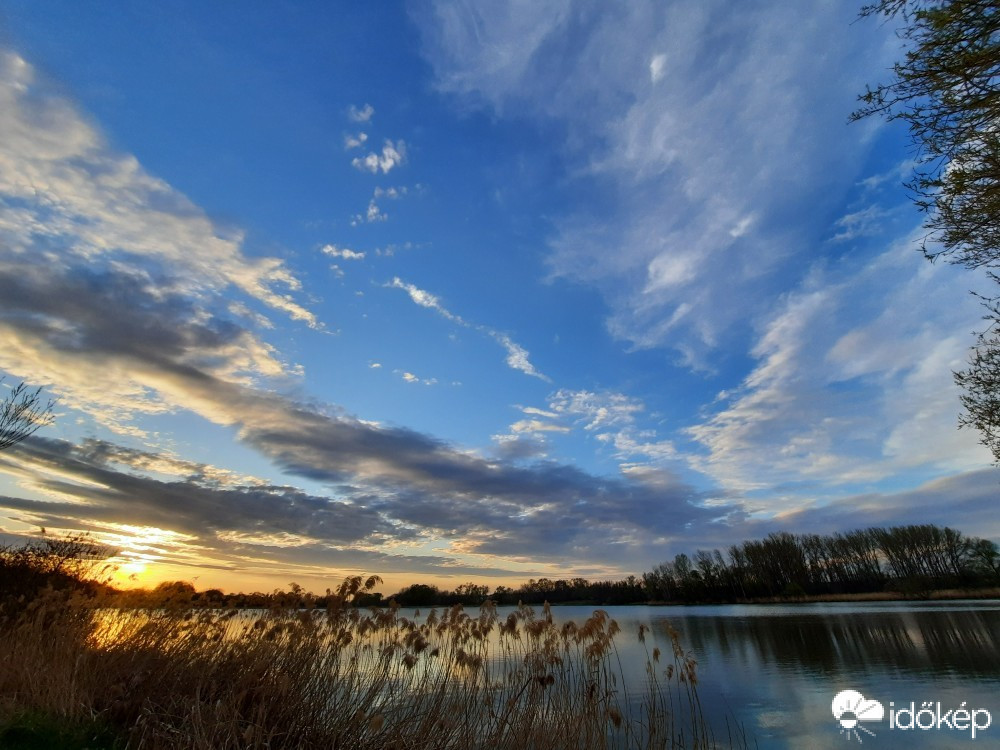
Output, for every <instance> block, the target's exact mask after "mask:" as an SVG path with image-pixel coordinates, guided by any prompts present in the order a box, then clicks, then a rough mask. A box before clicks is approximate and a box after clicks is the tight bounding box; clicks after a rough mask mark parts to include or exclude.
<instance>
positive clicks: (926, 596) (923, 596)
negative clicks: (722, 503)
mask: <svg viewBox="0 0 1000 750" xmlns="http://www.w3.org/2000/svg"><path fill="white" fill-rule="evenodd" d="M963 599H973V600H977V599H982V600H1000V587H990V588H979V589H934V590H931V591H927V592H923V593H920V594H904V593H902V592H899V591H869V592H865V593H860V594H804V595H802V596H759V597H753V598H749V599H734V600H732V601H721V602H720V601H693V602H663V601H651V602H635V603H634V604H635V605H642V604H645V605H648V606H650V607H687V606H692V605H697V606H712V605H730V604H818V603H821V602H921V601H958V600H963Z"/></svg>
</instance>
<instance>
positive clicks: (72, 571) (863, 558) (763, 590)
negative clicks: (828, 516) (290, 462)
mask: <svg viewBox="0 0 1000 750" xmlns="http://www.w3.org/2000/svg"><path fill="white" fill-rule="evenodd" d="M113 553H114V550H111V549H110V548H107V547H105V546H103V545H99V544H96V543H95V542H93V541H92V540H91V539H89V538H88V537H85V536H77V537H69V538H67V539H63V540H55V539H44V540H38V541H36V542H32V543H29V544H27V545H24V546H21V547H12V546H0V615H2V614H3V610H4V608H5V606H6V605H11V606H14V607H15V608H18V607H21V606H23V604H24V602H25V601H26V600H30V599H31V598H33V597H34V596H35V595H37V594H38V593H39V592H41V591H44V590H53V589H65V590H75V591H78V592H79V593H83V594H86V595H90V596H96V595H101V596H104V597H107V599H108V601H109V604H110V605H112V606H121V607H171V606H178V607H185V608H187V607H204V608H239V609H270V608H276V607H277V608H282V609H303V608H304V609H325V608H330V607H341V606H345V605H347V606H354V607H377V606H400V607H407V608H411V607H412V608H424V607H442V606H445V607H450V606H453V605H456V604H459V605H462V606H465V607H478V606H480V605H482V604H483V603H484V602H485V601H487V600H491V601H493V602H495V603H496V604H498V605H501V606H504V605H516V604H519V603H524V604H532V605H541V604H543V603H545V602H548V603H550V604H586V605H595V606H596V605H616V604H643V603H694V602H739V601H751V600H754V599H768V598H785V599H788V598H797V597H802V596H807V595H810V596H814V595H837V594H864V593H872V592H882V591H888V592H898V593H900V594H903V595H905V596H924V595H927V594H929V593H930V592H931V591H933V590H935V589H953V588H958V589H974V588H982V587H992V586H998V585H1000V548H998V547H997V545H996V543H994V542H992V541H990V540H988V539H980V538H977V537H973V536H966V535H965V534H963V533H962V532H960V531H956V530H955V529H951V528H948V527H939V526H934V525H931V524H922V525H910V526H894V527H890V528H882V527H872V528H867V529H859V530H855V531H849V532H846V533H835V534H829V535H822V534H790V533H788V532H776V533H773V534H770V535H769V536H767V537H765V538H764V539H754V540H748V541H744V542H741V543H739V544H734V545H731V546H730V547H729V548H728V549H726V551H725V552H722V551H720V550H718V549H713V550H711V551H708V550H697V551H696V552H695V553H694V554H693V555H687V554H684V553H682V554H678V555H676V556H675V557H674V558H673V560H670V561H667V562H663V563H661V564H659V565H657V566H655V567H654V568H653V569H652V570H650V571H648V572H646V573H643V574H642V575H641V576H639V577H637V576H634V575H633V576H628V577H627V578H624V579H622V580H603V581H588V580H586V579H584V578H571V579H555V580H553V579H549V578H539V579H531V580H529V581H528V582H527V583H523V584H521V585H520V586H518V587H516V588H514V587H508V586H497V587H496V588H495V589H493V590H492V591H491V590H490V588H489V587H488V586H486V585H483V584H477V583H463V584H461V585H459V586H457V587H455V589H453V590H447V589H440V588H438V587H437V586H434V585H430V584H426V583H415V584H412V585H410V586H407V587H405V588H403V589H402V590H400V591H397V592H396V593H394V594H391V595H388V596H387V595H384V594H383V593H381V592H378V591H375V590H374V589H375V586H376V585H377V584H379V583H381V579H379V578H378V577H377V576H372V577H370V578H368V579H367V580H363V579H362V578H361V577H360V576H353V577H351V578H348V579H346V581H345V582H344V583H341V584H340V586H339V587H338V588H336V589H327V590H326V592H325V593H324V594H314V593H312V592H310V591H307V590H306V589H304V588H303V587H302V586H300V585H298V584H296V583H291V584H289V587H288V589H287V590H282V589H277V590H275V591H272V592H270V593H264V592H252V593H242V592H240V593H226V592H223V591H222V590H221V589H208V590H205V591H197V590H196V589H195V587H194V586H193V585H192V584H190V583H188V582H186V581H165V582H163V583H160V584H158V585H157V586H156V587H154V588H152V589H128V590H119V589H116V588H115V587H113V586H111V585H110V581H111V575H110V573H111V572H112V571H111V566H109V565H108V563H107V561H108V559H109V558H110V557H111V556H112V555H113ZM5 603H6V604H5Z"/></svg>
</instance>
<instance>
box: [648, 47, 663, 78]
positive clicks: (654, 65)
mask: <svg viewBox="0 0 1000 750" xmlns="http://www.w3.org/2000/svg"><path fill="white" fill-rule="evenodd" d="M666 65H667V56H666V55H664V54H662V53H661V54H659V55H654V56H653V59H652V60H650V61H649V80H651V81H652V82H653V83H656V82H657V81H659V80H660V79H661V78H663V75H664V69H665V68H666Z"/></svg>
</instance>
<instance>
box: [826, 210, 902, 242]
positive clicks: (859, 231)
mask: <svg viewBox="0 0 1000 750" xmlns="http://www.w3.org/2000/svg"><path fill="white" fill-rule="evenodd" d="M888 214H889V212H888V211H886V210H885V209H883V208H882V207H881V206H877V205H875V206H868V207H867V208H863V209H861V210H859V211H853V212H852V213H849V214H845V215H844V216H841V217H840V218H839V219H837V221H835V222H834V224H833V225H834V226H835V227H836V228H837V229H838V230H839V231H838V232H837V233H836V234H835V235H834V236H833V237H832V238H831V240H832V241H833V242H846V241H849V240H854V239H857V238H858V237H867V236H870V235H873V234H876V233H877V232H878V231H879V229H881V223H880V222H881V220H882V219H884V218H885V217H886V216H888Z"/></svg>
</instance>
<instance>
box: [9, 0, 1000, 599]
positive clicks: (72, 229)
mask: <svg viewBox="0 0 1000 750" xmlns="http://www.w3.org/2000/svg"><path fill="white" fill-rule="evenodd" d="M856 12H857V9H856V8H854V7H852V6H851V4H850V3H844V2H841V1H840V0H830V1H826V0H809V1H808V2H801V3H794V4H791V5H789V4H788V3H778V2H767V1H765V0H752V1H750V2H745V3H740V4H738V5H736V6H734V5H733V4H732V3H728V2H722V0H670V1H669V2H659V1H656V2H653V1H649V2H645V1H643V0H636V2H630V3H627V4H609V3H588V2H560V1H559V0H552V1H551V2H545V3H536V2H528V1H524V2H510V3H505V4H501V3H493V2H485V1H484V2H451V1H449V2H443V1H442V2H434V1H432V0H428V1H427V2H419V3H412V4H411V3H405V2H404V3H401V2H384V3H327V2H280V1H276V2H269V3H251V4H246V3H237V2H218V3H203V2H193V1H191V2H184V1H181V2H177V3H171V4H170V6H169V7H166V6H164V5H163V4H162V3H157V2H152V1H151V0H140V1H139V2H123V1H114V0H110V1H109V2H103V3H78V2H69V1H67V2H58V1H56V0H3V2H2V3H0V133H2V134H3V136H2V138H0V374H3V375H5V381H4V384H3V386H2V387H3V388H10V387H12V386H14V385H16V384H17V383H19V382H21V381H26V382H28V383H29V384H31V385H33V386H42V387H44V390H45V393H46V394H47V395H49V396H51V397H53V398H54V399H55V408H54V414H55V419H54V422H53V424H51V425H50V426H46V427H44V428H43V429H41V430H40V431H39V432H38V433H36V435H35V436H34V437H32V438H31V439H29V440H27V441H25V442H24V443H22V444H21V445H20V446H18V447H16V448H13V449H10V450H8V451H5V452H3V453H2V454H0V533H2V534H3V535H4V538H6V539H8V540H23V539H25V538H31V537H34V536H36V535H37V534H38V533H39V530H40V529H41V528H44V529H46V531H47V533H49V534H58V533H64V532H87V533H90V534H92V535H93V536H94V537H95V538H97V539H99V540H102V541H104V542H106V543H108V544H110V545H112V546H113V547H114V549H116V550H118V555H117V556H116V557H115V562H116V563H117V564H118V565H119V568H120V572H119V574H118V575H119V577H120V580H121V581H122V582H126V583H131V584H136V585H152V584H154V583H156V582H158V581H162V580H175V579H183V580H188V581H192V582H193V583H194V584H195V585H196V586H197V587H198V588H208V587H215V586H217V587H221V588H224V589H226V590H245V591H249V590H264V591H268V590H272V589H274V588H277V587H285V586H287V584H288V582H290V581H295V582H297V583H299V584H301V585H303V586H305V587H306V588H311V589H313V590H317V591H322V590H323V589H324V588H326V587H332V586H335V585H336V584H337V583H338V582H339V581H340V580H341V579H342V578H343V577H344V576H346V575H355V574H361V573H377V574H380V575H381V576H382V577H383V579H384V581H385V586H384V588H385V590H387V591H391V590H396V589H398V588H399V587H401V586H404V585H408V584H410V583H414V582H417V581H420V582H426V583H433V584H436V585H439V586H442V587H444V588H454V587H455V586H457V585H458V584H460V583H464V582H467V581H476V582H480V583H485V584H487V585H489V586H491V587H494V586H497V585H501V584H503V585H516V584H518V583H521V582H524V581H527V580H528V579H530V578H539V577H549V578H572V577H584V578H590V579H604V578H620V577H623V576H626V575H629V574H641V573H642V572H643V571H644V570H649V569H650V568H651V567H652V566H653V565H656V564H658V563H659V562H662V561H663V560H666V559H669V558H672V557H673V556H674V555H675V554H678V553H680V552H686V553H689V554H690V553H693V552H694V551H695V550H696V549H712V548H720V549H723V550H724V549H725V548H726V547H727V546H728V545H730V544H734V543H737V542H739V541H742V540H744V539H748V538H760V537H762V536H765V535H766V534H768V533H770V532H772V531H775V530H787V531H792V532H796V533H798V532H815V533H832V532H836V531H843V530H850V529H855V528H864V527H867V526H872V525H895V524H907V523H936V524H940V525H949V526H952V527H953V528H957V529H959V530H961V531H964V532H966V533H969V534H974V535H977V536H982V537H987V538H991V539H998V538H1000V518H998V517H997V514H996V511H995V508H996V500H997V494H998V493H997V483H998V480H1000V475H998V473H997V469H996V468H995V467H994V466H993V465H992V464H991V457H990V454H989V452H988V451H987V450H986V449H985V448H983V447H982V446H981V445H980V444H979V439H978V436H977V434H976V433H975V432H973V431H971V430H969V429H962V430H959V429H958V428H957V423H958V414H959V410H960V404H959V400H958V397H959V392H958V390H957V388H956V387H955V385H954V384H953V382H952V372H953V371H955V370H958V369H961V368H962V367H963V366H964V363H965V362H966V358H967V355H968V348H969V346H970V345H971V344H972V343H973V340H974V339H973V335H972V333H973V331H975V330H977V329H978V328H979V327H980V326H981V323H982V321H981V318H982V314H983V311H982V309H981V308H980V307H979V305H978V303H977V301H976V299H975V297H974V296H973V295H971V294H970V290H976V289H985V288H986V286H985V280H984V278H983V277H982V275H981V274H977V273H976V272H972V271H967V270H964V269H961V268H958V267H955V266H949V265H947V264H945V263H942V262H938V263H936V264H932V263H930V262H928V261H926V260H924V258H923V256H922V255H921V253H920V252H919V246H918V243H919V240H920V238H921V237H922V236H923V231H922V230H921V222H922V219H923V217H922V216H921V215H920V214H919V213H918V212H917V210H916V209H915V208H914V207H913V205H912V202H911V199H910V196H909V195H908V194H907V192H906V191H905V189H904V188H903V186H902V184H903V182H904V181H905V180H906V178H907V176H908V175H909V174H910V171H911V169H912V166H913V159H914V157H915V153H914V151H913V148H912V145H911V143H910V141H909V139H908V136H907V133H906V132H905V131H904V130H903V129H901V127H900V126H898V125H897V124H891V123H888V124H887V123H885V122H881V121H876V120H870V121H865V122H860V123H849V122H848V117H849V115H850V113H851V111H852V110H853V109H854V107H855V105H856V101H857V95H858V94H859V93H860V92H862V91H863V90H864V87H865V84H866V83H876V82H879V81H882V80H885V79H886V76H887V74H888V73H887V71H888V68H889V67H890V66H891V64H892V62H893V61H894V60H895V59H897V58H898V56H899V54H900V46H899V44H900V43H899V41H898V39H897V37H896V35H895V33H894V27H893V25H892V24H891V23H884V22H879V21H877V20H874V19H866V20H862V21H859V20H857V19H856Z"/></svg>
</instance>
